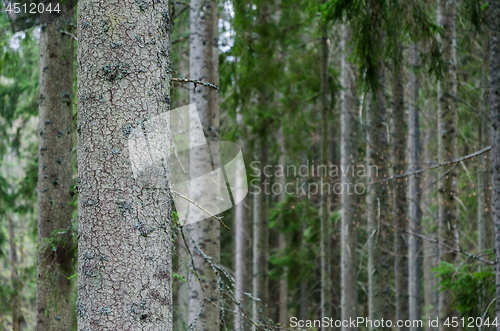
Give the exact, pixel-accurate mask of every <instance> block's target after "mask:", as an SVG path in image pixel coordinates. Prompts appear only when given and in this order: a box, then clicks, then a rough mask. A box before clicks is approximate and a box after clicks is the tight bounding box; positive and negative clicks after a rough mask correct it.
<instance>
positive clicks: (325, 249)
mask: <svg viewBox="0 0 500 331" xmlns="http://www.w3.org/2000/svg"><path fill="white" fill-rule="evenodd" d="M321 34H322V35H321V49H322V54H321V165H325V166H326V165H327V163H328V152H327V151H328V111H329V107H328V94H329V87H328V51H329V47H328V42H329V41H328V32H327V25H326V23H323V25H322V27H321ZM322 176H325V175H322ZM323 181H324V178H323V177H321V182H320V186H321V187H323ZM321 190H322V189H321ZM320 204H321V206H320V233H321V238H320V240H321V244H320V250H321V251H320V255H321V256H320V260H321V306H320V309H321V316H330V312H331V302H330V301H331V293H330V292H331V281H330V263H329V261H330V258H329V257H330V226H329V217H328V216H329V215H328V214H329V210H328V196H327V194H323V193H322V194H321V201H320ZM324 329H325V328H324V327H323V326H322V330H324Z"/></svg>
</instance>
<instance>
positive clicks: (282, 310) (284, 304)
mask: <svg viewBox="0 0 500 331" xmlns="http://www.w3.org/2000/svg"><path fill="white" fill-rule="evenodd" d="M279 144H280V157H279V164H280V165H281V166H282V167H283V169H286V149H285V135H284V132H283V127H281V129H280V137H279ZM285 173H286V172H284V173H283V175H282V176H280V177H279V178H278V183H279V184H280V187H281V193H280V194H279V196H278V203H283V202H285V198H286V194H285V189H284V188H285V184H286V177H285ZM278 241H279V243H278V246H279V249H280V251H284V250H285V249H286V246H287V242H286V237H285V235H284V234H283V233H280V234H279V238H278ZM284 269H285V270H284V272H283V275H282V276H281V278H280V281H279V313H278V323H279V324H280V327H281V328H283V329H284V330H285V329H286V325H288V270H287V268H284Z"/></svg>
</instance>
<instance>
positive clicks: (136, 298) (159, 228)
mask: <svg viewBox="0 0 500 331" xmlns="http://www.w3.org/2000/svg"><path fill="white" fill-rule="evenodd" d="M78 28H79V34H78V61H77V62H78V129H77V132H78V133H79V134H78V179H77V184H78V215H79V229H78V233H79V242H78V300H77V302H76V313H77V320H78V330H81V331H83V330H93V331H94V330H95V331H97V330H110V329H113V330H166V331H170V330H172V326H173V323H172V262H171V246H172V234H171V208H170V200H171V194H170V162H169V159H170V158H169V155H170V144H169V140H168V138H169V137H170V123H169V122H170V121H169V113H168V112H167V111H168V109H169V106H170V81H171V72H172V68H171V62H170V37H169V31H170V15H169V6H168V2H155V3H154V4H153V3H144V2H141V3H133V4H131V3H128V2H111V1H109V0H104V1H99V2H92V1H85V0H84V1H79V2H78ZM113 46H114V47H113ZM61 153H62V152H61ZM54 205H55V204H54Z"/></svg>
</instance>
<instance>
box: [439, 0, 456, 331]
mask: <svg viewBox="0 0 500 331" xmlns="http://www.w3.org/2000/svg"><path fill="white" fill-rule="evenodd" d="M455 7H456V3H455V0H439V1H438V24H439V26H440V27H442V28H443V30H444V33H443V35H442V36H441V38H440V39H441V51H442V54H443V60H444V63H446V65H447V70H446V72H445V73H444V76H443V79H442V81H440V82H439V89H438V99H439V101H438V123H439V129H438V132H439V133H438V145H439V151H438V154H439V162H445V161H449V160H452V159H455V158H456V157H457V123H458V113H457V105H456V96H457V59H456V28H455V21H456V8H455ZM448 171H450V169H449V168H442V169H440V175H439V176H440V178H441V177H443V178H441V180H440V181H439V182H438V192H439V195H438V205H439V240H440V241H442V242H444V243H446V244H448V245H450V246H452V247H454V248H455V250H456V251H458V250H459V246H458V202H457V201H456V199H455V197H457V195H458V184H457V182H458V178H457V176H458V173H457V171H456V170H451V172H450V173H448V174H447V175H446V176H445V173H446V172H448ZM439 255H440V261H441V262H448V263H456V262H457V259H458V255H457V253H455V252H450V251H449V250H448V249H446V248H444V247H442V246H439ZM451 295H452V294H451V291H450V290H446V291H441V292H439V320H440V326H439V329H440V330H448V329H454V328H453V327H447V326H445V325H444V322H445V321H446V319H447V318H448V317H453V316H456V312H454V311H453V309H452V302H451V300H452V298H451ZM450 325H451V324H450Z"/></svg>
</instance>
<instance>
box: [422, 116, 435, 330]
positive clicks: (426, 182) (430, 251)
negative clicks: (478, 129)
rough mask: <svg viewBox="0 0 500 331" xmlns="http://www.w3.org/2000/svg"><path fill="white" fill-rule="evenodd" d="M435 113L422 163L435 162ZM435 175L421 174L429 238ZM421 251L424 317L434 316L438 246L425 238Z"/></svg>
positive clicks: (432, 232)
mask: <svg viewBox="0 0 500 331" xmlns="http://www.w3.org/2000/svg"><path fill="white" fill-rule="evenodd" d="M436 117H437V116H436V113H434V112H432V114H431V117H430V118H431V121H429V122H428V124H427V126H426V127H425V130H424V134H423V143H422V149H423V160H424V164H430V162H435V161H436V160H433V159H432V158H435V153H434V152H433V151H432V148H431V147H430V146H431V145H432V143H433V142H435V141H436V134H437V130H436V127H435V126H434V125H433V124H434V123H436V122H437V121H436V119H437V118H436ZM436 182H437V176H436V174H435V173H433V172H427V173H424V174H423V176H422V187H423V191H422V205H423V206H424V208H423V209H424V211H425V213H426V218H427V219H429V220H431V221H430V222H429V223H425V224H422V231H423V232H424V234H425V235H426V236H429V237H430V238H437V233H436V232H437V231H436V230H435V229H436V227H437V226H436V225H437V224H435V222H434V221H433V220H436V219H438V211H437V210H436V209H435V208H434V209H432V208H431V206H432V205H433V204H434V203H435V198H434V197H432V196H431V195H430V194H429V192H435V190H436ZM423 253H424V266H423V269H424V270H423V271H424V292H425V294H424V302H425V310H424V317H426V318H428V317H431V318H436V317H438V316H439V309H438V308H439V289H438V288H437V285H438V279H437V277H436V274H435V273H434V272H432V269H434V268H436V267H437V266H438V265H439V246H438V245H437V244H435V243H432V242H429V241H427V240H425V241H424V242H423ZM428 330H429V331H436V330H438V327H433V326H428Z"/></svg>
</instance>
